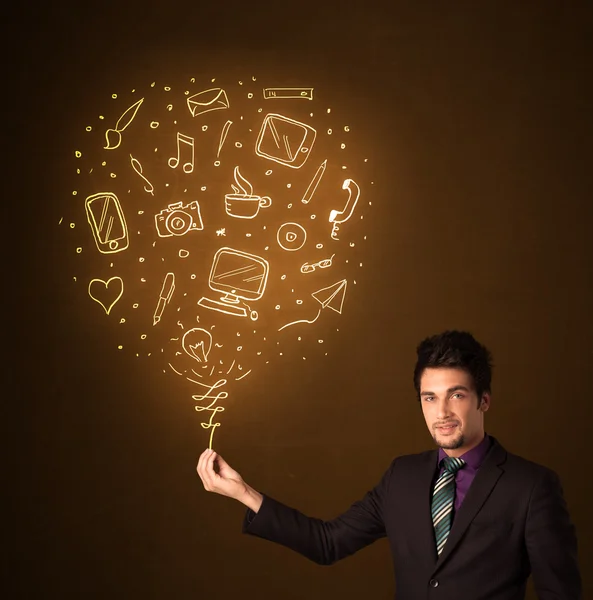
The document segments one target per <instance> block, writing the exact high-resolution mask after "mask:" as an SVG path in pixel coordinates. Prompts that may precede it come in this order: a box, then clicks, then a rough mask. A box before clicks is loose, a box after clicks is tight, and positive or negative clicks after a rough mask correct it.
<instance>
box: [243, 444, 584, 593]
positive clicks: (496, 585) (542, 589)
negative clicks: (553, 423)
mask: <svg viewBox="0 0 593 600" xmlns="http://www.w3.org/2000/svg"><path fill="white" fill-rule="evenodd" d="M490 437H491V438H492V442H493V443H492V446H491V448H490V450H489V452H488V454H487V455H486V458H485V459H484V462H483V463H482V466H481V467H480V469H479V471H478V472H477V474H476V476H475V479H474V480H473V482H472V484H471V486H470V488H469V490H468V493H467V496H466V497H465V499H464V501H463V504H462V505H461V507H460V509H459V511H458V512H457V514H456V515H455V519H454V521H453V525H452V528H451V532H450V534H449V538H448V540H447V543H446V544H445V547H444V549H443V551H442V553H441V555H440V556H437V553H436V546H435V539H434V532H433V525H432V519H431V512H430V499H431V494H432V489H431V486H432V481H433V478H434V474H435V469H436V467H437V453H438V451H437V450H436V449H435V450H430V451H427V452H422V453H419V454H411V455H407V456H400V457H398V458H396V459H395V460H394V461H393V462H392V463H391V465H390V467H389V469H388V470H387V471H386V473H385V474H384V475H383V477H382V479H381V481H380V482H379V483H378V484H377V486H376V487H375V488H373V489H372V490H371V491H369V492H368V493H367V494H366V495H365V496H364V498H363V499H362V500H360V501H358V502H356V503H354V504H353V505H352V506H351V507H350V508H349V509H348V510H347V511H346V512H345V513H343V514H342V515H340V516H338V517H337V518H335V519H332V520H329V521H323V520H321V519H315V518H311V517H307V516H305V515H304V514H302V513H301V512H299V511H297V510H295V509H293V508H290V507H288V506H286V505H284V504H282V503H280V502H278V501H276V500H274V499H273V498H271V497H269V496H264V501H263V503H262V506H261V508H260V510H259V512H258V513H257V514H256V515H254V513H252V512H251V511H248V513H247V515H246V517H245V521H244V523H243V532H244V533H248V534H250V535H254V536H258V537H261V538H264V539H267V540H271V541H274V542H277V543H279V544H282V545H284V546H287V547H288V548H291V549H292V550H295V551H296V552H299V553H301V554H303V555H304V556H306V557H307V558H309V559H311V560H312V561H314V562H316V563H318V564H321V565H330V564H332V563H334V562H336V561H338V560H340V559H342V558H345V557H346V556H349V555H351V554H353V553H354V552H356V551H358V550H360V549H361V548H364V547H365V546H368V545H369V544H371V543H372V542H374V541H375V540H377V539H379V538H382V537H385V536H387V538H388V539H389V544H390V547H391V554H392V557H393V568H394V571H395V587H396V591H395V598H396V599H397V600H424V599H426V600H433V599H434V600H522V599H523V598H524V597H525V587H526V580H527V578H528V576H529V574H530V573H531V574H532V575H533V581H534V584H535V589H536V590H537V595H538V597H539V598H540V600H581V598H582V592H581V578H580V574H579V567H578V561H577V541H576V535H575V530H574V526H573V524H572V523H571V520H570V517H569V514H568V511H567V507H566V503H565V501H564V498H563V495H562V487H561V484H560V481H559V479H558V476H557V475H556V474H555V473H554V472H553V471H552V470H550V469H548V468H546V467H543V466H541V465H538V464H536V463H533V462H531V461H528V460H525V459H523V458H521V457H519V456H516V455H514V454H511V453H509V452H507V451H506V450H505V449H504V448H503V447H502V446H501V445H500V443H499V442H498V441H497V440H496V439H495V438H493V437H492V436H490Z"/></svg>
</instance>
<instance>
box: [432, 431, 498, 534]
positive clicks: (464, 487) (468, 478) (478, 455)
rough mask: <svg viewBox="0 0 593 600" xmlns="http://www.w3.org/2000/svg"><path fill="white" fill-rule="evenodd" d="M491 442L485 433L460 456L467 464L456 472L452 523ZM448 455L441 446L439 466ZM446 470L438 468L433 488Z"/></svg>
mask: <svg viewBox="0 0 593 600" xmlns="http://www.w3.org/2000/svg"><path fill="white" fill-rule="evenodd" d="M491 444H492V442H491V441H490V436H489V435H488V434H487V433H485V434H484V439H483V440H482V441H481V442H480V443H479V444H478V445H477V446H475V447H474V448H472V449H471V450H468V451H467V452H466V453H465V454H462V455H461V456H460V457H459V458H461V459H462V460H464V461H465V463H466V464H465V465H464V466H463V468H461V469H459V471H457V473H455V504H454V505H453V514H452V518H451V523H453V519H454V518H455V514H456V513H457V511H458V510H459V507H460V506H461V504H462V502H463V499H464V498H465V496H466V494H467V491H468V490H469V486H470V485H471V484H472V481H473V480H474V477H475V476H476V473H477V472H478V470H479V468H480V467H481V466H482V463H483V462H484V458H486V454H488V450H490V446H491ZM446 456H447V454H446V452H445V451H444V450H443V449H442V448H439V454H438V459H437V467H438V465H440V464H441V460H442V459H443V458H445V457H446ZM444 470H445V469H444V467H441V468H440V469H438V473H437V474H436V475H435V478H434V481H433V485H432V488H434V484H435V483H436V480H437V479H438V478H439V477H440V476H441V474H442V472H443V471H444Z"/></svg>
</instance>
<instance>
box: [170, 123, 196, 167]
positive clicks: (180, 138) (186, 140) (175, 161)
mask: <svg viewBox="0 0 593 600" xmlns="http://www.w3.org/2000/svg"><path fill="white" fill-rule="evenodd" d="M180 144H186V145H185V146H181V145H180ZM187 146H189V147H190V148H191V161H188V162H184V163H183V172H184V173H191V172H192V171H193V170H194V138H193V137H190V136H189V135H183V133H179V132H178V133H177V156H173V157H171V158H170V159H169V161H168V164H169V166H170V167H171V168H172V169H175V168H176V167H177V165H179V162H180V160H181V149H182V148H186V147H187Z"/></svg>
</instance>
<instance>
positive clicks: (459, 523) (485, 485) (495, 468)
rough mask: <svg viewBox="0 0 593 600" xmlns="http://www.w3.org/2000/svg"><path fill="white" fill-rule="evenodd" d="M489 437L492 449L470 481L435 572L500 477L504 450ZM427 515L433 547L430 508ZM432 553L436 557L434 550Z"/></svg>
mask: <svg viewBox="0 0 593 600" xmlns="http://www.w3.org/2000/svg"><path fill="white" fill-rule="evenodd" d="M490 437H491V438H492V447H491V448H490V451H489V452H488V454H487V455H486V458H485V459H484V462H483V463H482V466H481V467H480V469H479V470H478V472H477V473H476V477H475V479H474V480H473V481H472V484H471V486H470V488H469V490H468V492H467V496H466V497H465V498H464V500H463V504H462V505H461V507H460V508H459V511H458V512H457V514H456V516H455V519H454V521H453V526H452V527H451V532H450V533H449V537H448V539H447V542H446V544H445V546H444V548H443V551H442V552H441V554H440V556H439V557H438V560H437V561H436V565H435V571H436V570H437V569H438V568H439V567H440V566H441V565H442V564H443V563H444V562H445V561H446V560H447V557H448V556H449V555H450V554H451V552H453V550H454V549H455V547H456V546H457V544H458V543H459V541H460V540H461V538H462V537H463V534H464V533H465V531H466V530H467V528H468V527H469V525H470V523H471V522H472V521H473V519H474V517H475V516H476V515H477V513H478V511H479V510H480V509H481V508H482V505H483V504H484V502H485V501H486V499H487V498H488V496H489V495H490V492H491V491H492V489H493V488H494V486H495V485H496V482H497V481H498V479H499V477H500V476H501V475H502V472H503V471H502V469H501V468H500V466H499V465H500V464H501V463H503V462H504V461H505V459H506V450H505V449H504V448H503V447H502V446H501V445H500V444H499V443H498V441H497V440H496V438H494V437H492V436H490ZM435 461H436V458H435ZM428 515H429V519H430V524H431V533H432V544H433V546H435V541H434V531H433V530H432V517H431V516H430V515H431V513H430V506H429V507H428ZM434 552H435V556H436V549H435V551H434Z"/></svg>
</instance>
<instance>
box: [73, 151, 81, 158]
mask: <svg viewBox="0 0 593 600" xmlns="http://www.w3.org/2000/svg"><path fill="white" fill-rule="evenodd" d="M74 156H76V158H80V157H81V156H82V152H81V151H80V150H77V151H76V152H75V153H74Z"/></svg>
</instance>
